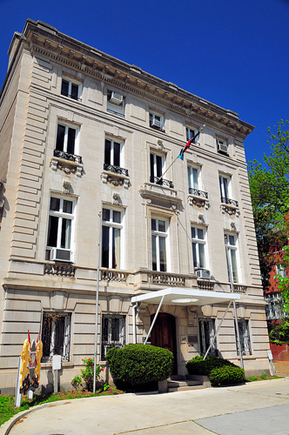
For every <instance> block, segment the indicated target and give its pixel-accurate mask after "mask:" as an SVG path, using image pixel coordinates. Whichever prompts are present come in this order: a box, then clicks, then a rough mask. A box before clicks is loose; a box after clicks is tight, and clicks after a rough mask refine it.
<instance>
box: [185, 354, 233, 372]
mask: <svg viewBox="0 0 289 435" xmlns="http://www.w3.org/2000/svg"><path fill="white" fill-rule="evenodd" d="M224 366H231V367H237V366H235V364H233V363H232V362H231V361H228V360H227V359H223V358H218V357H216V356H207V358H206V359H205V360H203V357H202V356H196V357H195V358H193V359H191V360H190V361H188V362H187V364H186V367H187V370H188V372H189V374H190V375H206V376H210V373H211V371H212V370H213V369H215V368H218V367H224Z"/></svg>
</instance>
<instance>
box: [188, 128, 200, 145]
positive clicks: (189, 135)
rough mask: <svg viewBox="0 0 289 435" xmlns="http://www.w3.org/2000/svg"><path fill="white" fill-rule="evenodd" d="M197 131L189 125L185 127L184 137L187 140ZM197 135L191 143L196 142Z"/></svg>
mask: <svg viewBox="0 0 289 435" xmlns="http://www.w3.org/2000/svg"><path fill="white" fill-rule="evenodd" d="M196 133H197V130H193V129H192V128H191V127H186V139H187V141H189V140H191V139H192V138H193V137H194V136H195V134H196ZM197 139H198V137H196V139H195V140H194V142H193V143H196V141H197Z"/></svg>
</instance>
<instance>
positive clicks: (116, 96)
mask: <svg viewBox="0 0 289 435" xmlns="http://www.w3.org/2000/svg"><path fill="white" fill-rule="evenodd" d="M109 101H110V102H111V103H113V104H117V105H118V106H119V105H120V104H121V103H122V102H123V95H121V94H120V93H119V92H112V93H111V97H110V99H109Z"/></svg>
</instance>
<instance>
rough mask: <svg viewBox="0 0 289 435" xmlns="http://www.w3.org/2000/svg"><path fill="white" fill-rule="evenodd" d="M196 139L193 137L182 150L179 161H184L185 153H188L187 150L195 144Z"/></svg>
mask: <svg viewBox="0 0 289 435" xmlns="http://www.w3.org/2000/svg"><path fill="white" fill-rule="evenodd" d="M198 134H199V132H198ZM195 138H196V136H194V137H192V139H190V140H189V141H188V142H187V143H186V145H185V146H184V147H183V148H182V149H181V151H180V154H179V155H178V159H181V160H184V152H185V151H187V149H188V148H189V146H190V145H191V143H192V142H193V140H194V139H195Z"/></svg>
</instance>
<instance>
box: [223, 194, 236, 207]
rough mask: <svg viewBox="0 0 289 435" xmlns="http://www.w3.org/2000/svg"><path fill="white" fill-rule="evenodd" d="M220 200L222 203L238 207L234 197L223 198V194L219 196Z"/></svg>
mask: <svg viewBox="0 0 289 435" xmlns="http://www.w3.org/2000/svg"><path fill="white" fill-rule="evenodd" d="M221 202H222V203H223V204H227V205H233V206H234V207H239V204H238V201H236V200H235V199H230V198H225V197H224V196H221Z"/></svg>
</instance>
